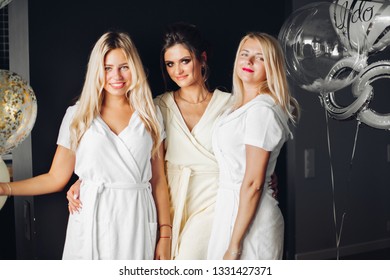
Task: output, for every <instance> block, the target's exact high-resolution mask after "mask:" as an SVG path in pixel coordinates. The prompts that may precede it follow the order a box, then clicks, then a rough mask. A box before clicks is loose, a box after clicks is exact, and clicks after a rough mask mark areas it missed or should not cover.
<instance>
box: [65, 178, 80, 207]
mask: <svg viewBox="0 0 390 280" xmlns="http://www.w3.org/2000/svg"><path fill="white" fill-rule="evenodd" d="M80 185H81V181H80V180H77V181H76V182H75V183H74V184H73V185H72V186H71V187H70V188H69V190H68V191H67V193H66V198H67V199H68V209H69V213H70V214H74V213H76V212H79V211H80V209H81V208H82V206H83V205H82V204H81V201H80V199H79V198H80Z"/></svg>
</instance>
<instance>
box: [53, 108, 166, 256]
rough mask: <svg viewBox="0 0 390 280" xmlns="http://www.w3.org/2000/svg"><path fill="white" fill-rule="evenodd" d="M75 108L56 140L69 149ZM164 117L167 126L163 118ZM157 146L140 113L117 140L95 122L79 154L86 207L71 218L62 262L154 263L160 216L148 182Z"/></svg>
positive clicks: (99, 120)
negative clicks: (67, 260)
mask: <svg viewBox="0 0 390 280" xmlns="http://www.w3.org/2000/svg"><path fill="white" fill-rule="evenodd" d="M76 106H77V104H76V105H74V106H71V107H69V108H68V110H67V112H66V114H65V117H64V119H63V121H62V125H61V128H60V133H59V136H58V140H57V144H58V145H61V146H63V147H66V148H69V147H70V137H69V135H70V134H69V126H70V122H71V120H72V118H73V116H74V113H75V110H76ZM158 113H159V111H158ZM159 117H160V120H161V124H162V118H161V113H160V114H159ZM161 137H162V139H163V138H164V137H165V134H164V132H162V135H161ZM152 143H153V142H152V138H151V136H150V134H149V133H148V132H147V131H146V129H145V126H144V124H143V123H142V121H141V119H140V117H139V115H138V113H137V112H134V113H133V115H132V117H131V119H130V121H129V125H128V126H127V127H126V128H125V129H124V130H123V131H122V132H120V133H119V134H118V135H117V134H115V133H114V132H113V131H112V130H111V129H110V128H109V127H108V125H107V124H106V123H105V122H104V121H103V119H102V118H101V117H96V118H95V119H94V120H93V122H92V124H91V126H90V128H89V129H88V130H87V131H86V132H85V134H84V136H83V137H82V140H81V141H80V144H79V146H78V148H77V151H76V165H75V174H76V175H77V176H78V177H79V178H80V180H82V184H81V188H80V199H81V201H82V202H83V207H82V209H81V211H80V213H79V214H77V213H76V214H73V215H70V216H69V221H68V228H67V233H66V240H65V247H64V252H63V259H111V260H118V259H140V260H143V259H153V257H154V249H155V245H156V234H157V214H156V207H155V203H154V200H153V197H152V193H151V186H150V183H149V180H150V179H151V176H152V173H151V162H150V159H151V149H152Z"/></svg>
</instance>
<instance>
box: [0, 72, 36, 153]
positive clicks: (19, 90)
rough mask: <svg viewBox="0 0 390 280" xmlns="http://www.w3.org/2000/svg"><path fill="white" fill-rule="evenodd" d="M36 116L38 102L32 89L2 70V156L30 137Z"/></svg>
mask: <svg viewBox="0 0 390 280" xmlns="http://www.w3.org/2000/svg"><path fill="white" fill-rule="evenodd" d="M36 116H37V100H36V97H35V94H34V91H33V90H32V88H31V87H30V86H29V85H28V84H27V82H25V81H24V80H23V79H22V78H21V77H20V76H18V75H17V74H15V73H13V72H10V71H7V70H0V155H3V154H6V153H8V152H10V151H11V150H12V149H14V148H15V147H17V146H18V145H19V144H20V143H21V142H22V141H23V140H24V139H25V138H26V137H27V136H28V135H29V133H30V132H31V130H32V128H33V126H34V123H35V119H36Z"/></svg>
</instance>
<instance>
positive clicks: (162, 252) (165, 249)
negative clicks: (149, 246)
mask: <svg viewBox="0 0 390 280" xmlns="http://www.w3.org/2000/svg"><path fill="white" fill-rule="evenodd" d="M154 258H155V259H156V260H170V259H171V239H170V238H161V237H160V239H159V241H158V243H157V246H156V252H155V256H154Z"/></svg>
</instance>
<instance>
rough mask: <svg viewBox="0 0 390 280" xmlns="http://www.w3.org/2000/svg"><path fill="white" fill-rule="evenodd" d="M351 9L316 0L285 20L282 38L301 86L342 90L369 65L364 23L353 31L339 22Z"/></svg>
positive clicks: (293, 74) (290, 69)
mask: <svg viewBox="0 0 390 280" xmlns="http://www.w3.org/2000/svg"><path fill="white" fill-rule="evenodd" d="M350 12H351V10H349V9H347V8H345V7H343V6H341V5H337V4H335V3H328V2H316V3H312V4H309V5H306V6H304V7H302V8H300V9H298V10H296V11H295V12H294V13H292V14H291V15H290V16H289V18H288V19H287V20H286V21H285V22H284V24H283V26H282V28H281V30H280V32H279V36H278V37H279V41H280V43H281V45H282V48H283V49H284V52H285V56H286V65H287V72H288V75H289V76H290V77H291V78H292V79H293V80H294V81H295V82H296V83H297V84H298V85H299V86H300V87H301V88H303V89H305V90H307V91H310V92H315V93H321V94H322V93H326V92H334V91H337V90H340V89H342V88H344V87H346V86H348V85H350V84H351V83H352V82H353V81H354V80H355V79H356V77H357V75H358V74H359V72H360V71H361V69H362V68H363V67H365V66H366V65H367V41H366V37H365V33H364V31H363V26H361V28H360V29H361V31H362V32H353V33H350V32H349V26H350V25H348V24H347V25H340V22H339V21H340V20H339V19H340V18H342V17H345V16H346V17H347V18H348V17H349V14H350ZM349 18H350V17H349ZM354 27H355V29H356V30H357V29H359V28H358V27H357V26H356V25H355V26H354Z"/></svg>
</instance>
